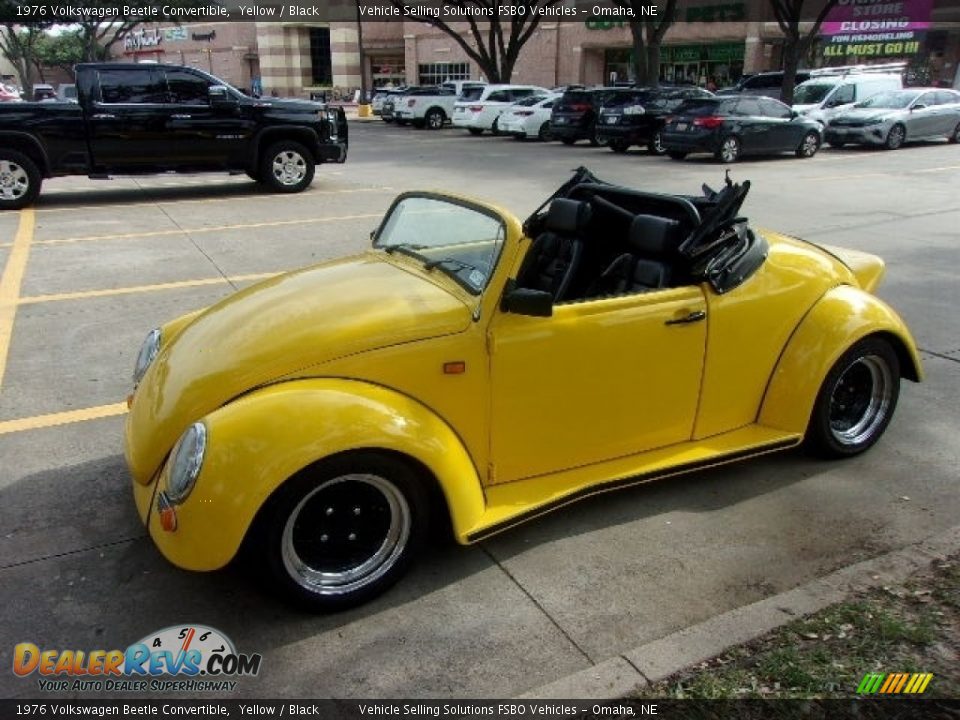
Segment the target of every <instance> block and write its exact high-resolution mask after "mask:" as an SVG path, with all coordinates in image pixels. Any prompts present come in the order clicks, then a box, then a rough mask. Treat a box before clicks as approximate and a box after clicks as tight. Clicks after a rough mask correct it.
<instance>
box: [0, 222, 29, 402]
mask: <svg viewBox="0 0 960 720" xmlns="http://www.w3.org/2000/svg"><path fill="white" fill-rule="evenodd" d="M35 227H36V215H35V213H34V211H33V209H32V208H25V209H23V210H21V211H20V225H19V227H17V234H16V237H14V239H13V249H12V250H11V251H10V256H9V257H8V258H7V265H6V267H4V269H3V276H2V277H0V387H2V386H3V375H4V373H5V372H6V369H7V354H8V352H9V350H10V338H11V336H12V335H13V321H14V318H15V317H16V315H17V305H18V304H19V300H20V285H21V284H22V283H23V274H24V271H25V270H26V269H27V260H28V258H29V257H30V243H31V242H32V241H33V231H34V228H35Z"/></svg>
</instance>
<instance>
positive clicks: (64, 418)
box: [0, 402, 127, 435]
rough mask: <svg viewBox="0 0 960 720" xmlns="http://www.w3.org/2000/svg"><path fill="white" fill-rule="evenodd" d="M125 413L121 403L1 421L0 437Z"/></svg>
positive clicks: (125, 409)
mask: <svg viewBox="0 0 960 720" xmlns="http://www.w3.org/2000/svg"><path fill="white" fill-rule="evenodd" d="M126 412H127V404H126V403H125V402H122V403H115V404H113V405H99V406H97V407H90V408H81V409H80V410H67V411H66V412H58V413H48V414H47V415H34V416H33V417H27V418H20V419H18V420H3V421H0V435H6V434H9V433H15V432H23V431H24V430H38V429H40V428H48V427H54V426H56V425H67V424H68V423H75V422H83V421H84V420H98V419H99V418H106V417H114V416H116V415H123V414H125V413H126Z"/></svg>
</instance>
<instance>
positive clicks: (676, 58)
mask: <svg viewBox="0 0 960 720" xmlns="http://www.w3.org/2000/svg"><path fill="white" fill-rule="evenodd" d="M743 48H744V44H743V43H717V44H716V45H664V46H663V47H661V48H660V62H664V63H671V62H673V63H684V62H700V61H702V60H706V61H707V62H736V61H742V60H743Z"/></svg>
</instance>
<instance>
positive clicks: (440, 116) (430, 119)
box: [424, 108, 447, 130]
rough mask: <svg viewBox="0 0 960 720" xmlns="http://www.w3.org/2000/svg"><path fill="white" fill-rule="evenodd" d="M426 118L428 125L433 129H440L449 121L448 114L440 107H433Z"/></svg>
mask: <svg viewBox="0 0 960 720" xmlns="http://www.w3.org/2000/svg"><path fill="white" fill-rule="evenodd" d="M424 120H425V121H426V123H427V127H428V128H429V129H431V130H439V129H440V128H442V127H443V124H444V123H445V122H446V121H447V116H446V115H445V114H444V112H443V110H440V109H438V108H433V109H431V110H430V111H429V112H428V113H427V115H426V117H425V118H424Z"/></svg>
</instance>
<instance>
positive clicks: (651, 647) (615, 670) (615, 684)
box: [520, 526, 960, 700]
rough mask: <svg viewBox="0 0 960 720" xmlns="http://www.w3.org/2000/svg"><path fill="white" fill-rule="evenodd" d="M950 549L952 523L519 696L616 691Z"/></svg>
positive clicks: (958, 542) (614, 695)
mask: <svg viewBox="0 0 960 720" xmlns="http://www.w3.org/2000/svg"><path fill="white" fill-rule="evenodd" d="M958 549H960V526H956V527H953V528H951V529H950V530H947V531H946V532H944V533H942V534H940V535H936V536H933V537H931V538H927V539H926V540H921V541H920V542H917V543H913V544H911V545H907V546H906V547H904V548H901V549H900V550H895V551H894V552H891V553H887V554H886V555H881V556H880V557H877V558H874V559H872V560H865V561H864V562H860V563H857V564H856V565H850V566H849V567H845V568H841V569H840V570H837V571H836V572H833V573H831V574H829V575H826V576H824V577H822V578H818V579H816V580H813V581H812V582H809V583H807V584H806V585H801V586H799V587H796V588H794V589H793V590H788V591H787V592H784V593H781V594H779V595H773V596H772V597H769V598H765V599H763V600H759V601H757V602H755V603H753V604H751V605H744V606H743V607H739V608H735V609H734V610H730V611H729V612H725V613H723V614H722V615H717V616H716V617H712V618H710V619H709V620H705V621H704V622H702V623H699V624H697V625H691V626H690V627H688V628H685V629H683V630H680V631H678V632H675V633H673V634H671V635H667V636H666V637H663V638H660V639H659V640H654V641H652V642H649V643H646V644H645V645H640V646H638V647H635V648H633V649H632V650H627V651H625V652H623V653H622V654H620V655H618V656H616V657H613V658H610V659H609V660H605V661H603V662H601V663H599V664H597V665H594V666H593V667H589V668H587V669H585V670H580V671H579V672H576V673H573V674H572V675H568V676H567V677H565V678H561V679H560V680H557V681H555V682H552V683H548V684H546V685H541V686H540V687H538V688H534V689H533V690H529V691H527V692H526V693H524V694H523V695H521V696H520V698H521V699H529V700H556V699H568V698H590V699H597V700H614V699H618V698H622V697H624V696H626V695H629V694H630V693H632V692H634V691H635V690H639V689H641V688H644V687H647V686H648V685H652V684H655V683H657V682H660V681H661V680H663V679H664V678H667V677H670V676H671V675H673V674H674V673H677V672H679V671H680V670H683V669H685V668H687V667H690V666H691V665H695V664H697V663H700V662H703V661H705V660H709V659H710V658H712V657H716V656H717V655H720V654H722V653H724V652H725V651H726V650H728V649H729V648H731V647H733V646H735V645H741V644H743V643H745V642H749V641H750V640H753V639H755V638H757V637H760V636H761V635H765V634H766V633H768V632H769V631H771V630H774V629H776V628H778V627H780V626H782V625H786V624H787V623H789V622H792V621H793V620H796V619H797V618H798V617H801V616H804V615H810V614H812V613H815V612H817V611H819V610H822V609H823V608H825V607H827V606H829V605H833V604H835V603H838V602H841V601H842V600H844V599H845V598H846V597H847V596H848V595H850V594H851V593H852V592H856V591H860V590H866V589H869V588H874V587H879V586H883V585H891V584H895V583H897V582H902V581H903V580H906V579H907V577H909V576H910V575H912V574H913V573H915V572H916V571H918V570H921V569H923V568H925V567H927V566H928V565H929V564H930V563H931V562H933V561H934V560H937V559H943V558H944V557H945V556H947V555H948V554H950V553H952V552H955V551H956V550H958Z"/></svg>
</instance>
